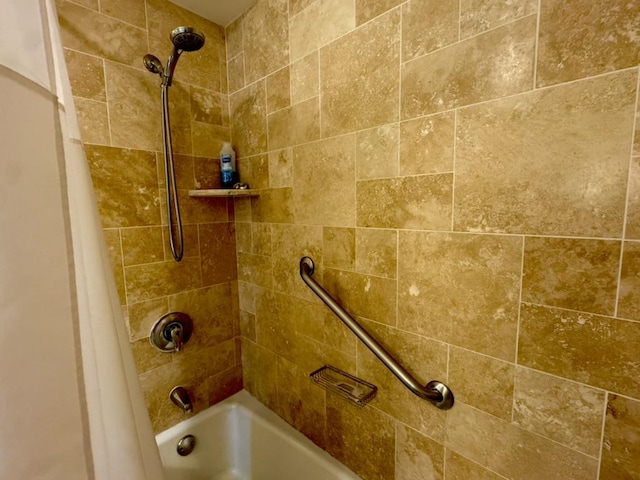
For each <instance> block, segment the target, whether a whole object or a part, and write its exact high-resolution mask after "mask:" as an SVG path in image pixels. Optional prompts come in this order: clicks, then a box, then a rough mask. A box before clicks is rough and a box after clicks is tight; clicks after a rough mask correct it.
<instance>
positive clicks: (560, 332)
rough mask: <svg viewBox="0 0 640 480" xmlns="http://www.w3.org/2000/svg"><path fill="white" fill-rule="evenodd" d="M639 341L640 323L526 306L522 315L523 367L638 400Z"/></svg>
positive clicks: (520, 350) (520, 354)
mask: <svg viewBox="0 0 640 480" xmlns="http://www.w3.org/2000/svg"><path fill="white" fill-rule="evenodd" d="M638 342H640V323H638V322H629V321H626V320H619V319H616V318H610V317H603V316H598V315H591V314H588V313H581V312H571V311H567V310H558V309H554V308H547V307H539V306H534V305H528V304H526V303H525V304H523V305H522V309H521V313H520V338H519V343H518V363H519V364H521V365H524V366H527V367H531V368H535V369H536V370H542V371H544V372H548V373H552V374H554V375H558V376H561V377H564V378H568V379H570V380H575V381H577V382H580V383H586V384H587V385H592V386H594V387H599V388H603V389H606V390H610V391H613V392H617V393H621V394H623V395H632V396H636V397H637V396H640V360H639V359H638V355H637V345H638ZM594 359H597V360H594Z"/></svg>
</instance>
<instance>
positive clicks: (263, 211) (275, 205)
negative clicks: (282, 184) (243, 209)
mask: <svg viewBox="0 0 640 480" xmlns="http://www.w3.org/2000/svg"><path fill="white" fill-rule="evenodd" d="M293 212H294V204H293V189H292V188H269V189H265V190H262V191H260V197H258V198H252V199H251V218H252V220H253V221H254V222H268V223H292V222H293V218H294V217H293Z"/></svg>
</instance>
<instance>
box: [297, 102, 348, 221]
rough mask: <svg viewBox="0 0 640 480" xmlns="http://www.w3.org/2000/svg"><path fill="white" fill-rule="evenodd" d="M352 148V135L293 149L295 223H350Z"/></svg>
mask: <svg viewBox="0 0 640 480" xmlns="http://www.w3.org/2000/svg"><path fill="white" fill-rule="evenodd" d="M301 105H304V104H301ZM355 150H356V148H355V135H346V136H341V137H335V138H331V139H327V140H321V141H319V142H315V143H308V144H306V145H302V146H299V147H295V148H294V149H293V187H294V188H293V202H294V206H295V219H296V222H299V223H306V224H311V225H332V226H337V227H352V226H354V224H355V206H356V202H355V200H356V192H355V166H356V165H355V164H356V161H355Z"/></svg>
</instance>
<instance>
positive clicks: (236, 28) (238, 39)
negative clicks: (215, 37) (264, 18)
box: [225, 16, 243, 58]
mask: <svg viewBox="0 0 640 480" xmlns="http://www.w3.org/2000/svg"><path fill="white" fill-rule="evenodd" d="M225 38H226V43H227V56H228V57H229V58H233V57H235V56H236V55H239V54H241V53H242V49H243V47H242V16H240V17H238V18H236V19H235V20H234V21H233V22H231V23H230V24H229V25H227V26H226V28H225Z"/></svg>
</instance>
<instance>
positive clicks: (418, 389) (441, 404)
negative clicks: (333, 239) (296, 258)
mask: <svg viewBox="0 0 640 480" xmlns="http://www.w3.org/2000/svg"><path fill="white" fill-rule="evenodd" d="M314 270H315V265H314V263H313V260H312V259H311V258H309V257H302V258H301V259H300V277H302V280H303V281H304V283H306V284H307V286H308V287H309V288H310V289H311V290H313V293H315V294H316V295H317V296H318V297H319V298H320V300H322V301H323V302H324V304H325V305H326V306H327V307H329V308H330V309H331V311H332V312H333V313H335V314H336V315H337V316H338V318H339V319H340V320H342V321H343V322H344V324H345V325H346V326H347V327H349V329H351V331H352V332H353V333H355V335H356V336H357V337H358V338H359V339H360V340H362V343H364V344H365V345H366V346H367V348H368V349H369V350H371V352H373V354H374V355H375V356H376V357H378V359H379V360H380V361H381V362H382V363H383V364H384V366H385V367H387V368H388V369H389V370H391V373H393V374H394V375H395V376H396V377H398V379H399V380H400V381H401V382H402V383H403V384H404V385H405V386H406V387H407V388H408V389H409V390H411V392H413V393H414V394H416V395H417V396H418V397H420V398H423V399H425V400H428V401H430V402H431V403H433V404H434V405H435V406H436V407H438V408H440V409H442V410H448V409H450V408H451V407H452V406H453V392H451V390H449V387H447V386H446V385H445V384H444V383H442V382H439V381H437V380H432V381H430V382H429V383H427V385H426V386H423V385H422V384H421V383H420V382H418V381H417V380H416V379H415V378H413V376H412V375H411V374H410V373H409V372H407V371H406V370H405V369H404V368H403V367H402V365H400V364H399V363H398V362H397V361H396V359H395V358H393V357H392V356H391V354H390V353H389V352H387V351H386V350H385V348H384V347H383V346H382V345H380V344H379V343H378V341H377V340H376V339H375V338H373V337H372V336H371V335H370V334H369V332H367V331H366V330H365V329H364V328H363V327H362V325H360V324H359V323H358V322H357V321H356V320H355V319H354V318H353V317H352V316H351V315H349V314H348V313H347V311H346V310H345V309H344V308H342V307H341V306H340V304H339V303H338V302H337V301H336V300H335V299H334V298H333V297H332V296H331V295H330V294H329V293H328V292H327V291H326V290H325V289H324V288H322V286H321V285H320V284H319V283H318V282H316V281H315V280H314V279H313V278H311V276H312V275H313V272H314Z"/></svg>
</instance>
